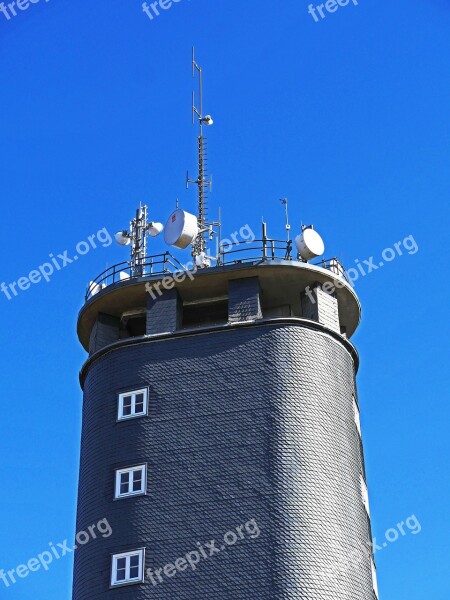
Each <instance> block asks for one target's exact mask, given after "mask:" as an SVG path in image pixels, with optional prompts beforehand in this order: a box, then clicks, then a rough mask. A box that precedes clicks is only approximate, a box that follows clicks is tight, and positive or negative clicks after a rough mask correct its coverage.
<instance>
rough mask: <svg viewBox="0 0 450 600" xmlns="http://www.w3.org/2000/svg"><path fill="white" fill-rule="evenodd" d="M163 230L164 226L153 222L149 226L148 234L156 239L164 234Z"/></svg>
mask: <svg viewBox="0 0 450 600" xmlns="http://www.w3.org/2000/svg"><path fill="white" fill-rule="evenodd" d="M163 229H164V225H163V224H162V223H156V222H155V221H152V222H151V223H149V225H148V232H149V234H150V235H151V237H156V236H157V235H159V234H160V233H161V232H162V230H163Z"/></svg>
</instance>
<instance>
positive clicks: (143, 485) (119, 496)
mask: <svg viewBox="0 0 450 600" xmlns="http://www.w3.org/2000/svg"><path fill="white" fill-rule="evenodd" d="M137 471H141V474H142V478H141V479H142V483H141V489H140V490H138V491H135V492H133V490H132V484H133V473H136V472H137ZM124 473H126V474H128V490H130V488H131V491H128V492H127V493H125V494H122V493H121V492H120V483H121V476H122V475H123V474H124ZM130 483H131V485H130ZM146 493H147V465H146V464H143V465H135V466H133V467H126V468H124V469H117V470H116V481H115V494H114V498H115V499H116V500H121V499H122V498H130V497H132V496H144V495H145V494H146Z"/></svg>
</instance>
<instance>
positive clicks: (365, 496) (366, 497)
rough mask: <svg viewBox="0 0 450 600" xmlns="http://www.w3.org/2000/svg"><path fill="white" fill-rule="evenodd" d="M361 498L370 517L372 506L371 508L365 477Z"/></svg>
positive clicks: (362, 483) (362, 480)
mask: <svg viewBox="0 0 450 600" xmlns="http://www.w3.org/2000/svg"><path fill="white" fill-rule="evenodd" d="M361 498H362V502H363V504H364V507H365V509H366V512H367V514H368V515H369V517H370V506H369V490H368V488H367V483H366V481H365V479H364V477H363V476H362V475H361Z"/></svg>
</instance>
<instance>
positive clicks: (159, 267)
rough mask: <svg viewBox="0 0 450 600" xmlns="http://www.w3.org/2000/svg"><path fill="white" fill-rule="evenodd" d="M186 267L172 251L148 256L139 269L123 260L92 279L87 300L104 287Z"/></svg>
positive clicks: (87, 291) (87, 292)
mask: <svg viewBox="0 0 450 600" xmlns="http://www.w3.org/2000/svg"><path fill="white" fill-rule="evenodd" d="M184 269H185V267H184V265H182V264H181V263H180V261H179V260H177V259H176V258H175V257H174V256H172V255H171V254H170V252H164V253H163V254H155V255H153V256H147V257H146V258H145V260H144V261H143V262H142V263H141V264H140V265H139V269H138V270H136V269H135V268H133V266H132V264H131V262H130V261H127V262H121V263H118V264H117V265H113V266H112V267H108V268H107V269H105V270H104V271H103V272H102V273H100V275H98V276H97V277H96V278H95V279H94V280H93V281H91V282H90V283H89V285H88V288H87V290H86V296H85V300H86V301H87V300H89V298H92V296H95V294H97V293H98V292H99V291H101V290H102V289H104V288H106V287H108V286H110V285H112V284H113V283H117V282H118V281H125V280H129V279H137V278H139V277H150V276H152V275H164V274H167V273H174V272H177V271H180V270H184Z"/></svg>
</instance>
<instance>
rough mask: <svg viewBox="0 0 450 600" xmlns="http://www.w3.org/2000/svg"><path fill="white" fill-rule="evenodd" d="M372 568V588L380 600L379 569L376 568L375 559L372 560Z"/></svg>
mask: <svg viewBox="0 0 450 600" xmlns="http://www.w3.org/2000/svg"><path fill="white" fill-rule="evenodd" d="M370 567H371V570H372V588H373V591H374V592H375V596H376V597H377V598H378V581H377V568H376V567H375V563H374V561H373V558H371V559H370Z"/></svg>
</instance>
